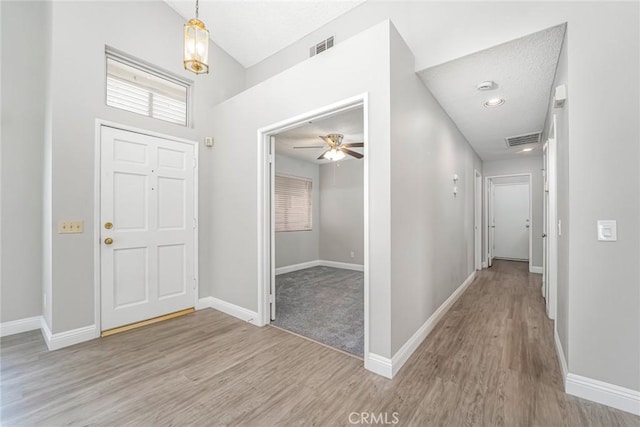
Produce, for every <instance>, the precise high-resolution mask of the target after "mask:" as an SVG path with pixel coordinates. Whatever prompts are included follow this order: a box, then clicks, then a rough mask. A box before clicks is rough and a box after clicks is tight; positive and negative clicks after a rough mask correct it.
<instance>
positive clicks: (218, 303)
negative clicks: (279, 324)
mask: <svg viewBox="0 0 640 427" xmlns="http://www.w3.org/2000/svg"><path fill="white" fill-rule="evenodd" d="M203 308H213V309H215V310H218V311H221V312H223V313H225V314H228V315H229V316H233V317H236V318H238V319H240V320H244V321H245V322H249V323H251V324H253V325H256V326H261V325H260V324H259V322H258V313H256V312H255V311H251V310H247V309H246V308H244V307H240V306H239V305H235V304H231V303H230V302H226V301H222V300H221V299H218V298H214V297H206V298H200V300H199V301H198V306H197V307H196V309H197V310H201V309H203Z"/></svg>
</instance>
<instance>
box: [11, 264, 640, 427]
mask: <svg viewBox="0 0 640 427" xmlns="http://www.w3.org/2000/svg"><path fill="white" fill-rule="evenodd" d="M552 328H553V325H552V323H551V322H550V321H549V320H548V319H547V317H546V315H545V312H544V301H543V300H542V298H541V296H540V276H538V275H533V274H530V273H529V272H528V271H527V265H526V263H517V262H507V261H498V262H496V264H495V265H494V266H493V267H492V268H491V269H486V270H483V271H482V272H480V273H479V274H478V275H477V278H476V279H475V280H474V282H473V283H472V284H471V285H470V286H469V288H468V289H467V290H466V292H465V293H464V294H463V295H462V296H461V297H460V299H459V300H458V301H457V302H456V304H454V306H453V307H452V308H451V309H450V310H449V312H448V313H447V314H446V315H445V316H444V318H443V319H442V321H441V322H440V323H439V324H438V325H436V327H435V328H434V329H433V331H432V332H431V334H430V335H429V337H427V339H426V340H425V341H424V342H423V343H422V344H421V345H420V347H419V348H418V349H417V350H416V352H415V353H414V355H413V356H412V357H411V358H410V359H409V361H408V362H407V363H406V365H405V366H404V367H403V369H402V370H401V371H400V372H399V373H398V375H397V376H396V377H395V378H394V379H393V380H388V379H386V378H383V377H380V376H378V375H375V374H372V373H371V372H368V371H365V370H364V368H363V363H362V361H361V360H358V359H356V358H353V357H351V356H348V355H345V354H343V353H340V352H337V351H334V350H332V349H329V348H327V347H325V346H323V345H319V344H317V343H314V342H311V341H309V340H306V339H304V338H301V337H298V336H295V335H293V334H290V333H287V332H285V331H282V330H279V329H276V328H270V327H265V328H257V327H254V326H252V325H250V324H248V323H245V322H242V321H240V320H238V319H235V318H232V317H230V316H227V315H225V314H223V313H220V312H217V311H215V310H211V309H206V310H202V311H198V312H196V313H194V314H189V315H187V316H184V317H181V318H177V319H172V320H167V321H166V322H162V323H158V324H155V325H152V326H147V327H144V328H141V329H138V330H133V331H128V332H124V333H122V334H118V335H114V336H111V337H107V338H102V339H97V340H93V341H90V342H87V343H83V344H79V345H76V346H73V347H69V348H65V349H61V350H58V351H53V352H49V351H47V349H46V346H45V344H44V342H43V340H42V337H41V335H40V333H39V332H38V331H32V332H27V333H24V334H19V335H14V336H10V337H4V338H2V339H0V392H1V394H0V398H1V402H0V411H1V413H0V423H1V424H2V425H3V426H13V425H15V426H30V425H33V426H47V427H48V426H58V425H109V426H111V425H117V426H123V425H133V426H138V425H143V426H147V425H154V426H170V425H197V426H199V425H202V426H216V425H221V426H222V425H230V426H236V425H239V426H245V425H246V426H260V427H262V426H271V425H274V426H275V425H281V426H325V425H326V426H333V425H350V419H349V417H350V415H351V416H352V420H353V419H354V418H353V416H354V415H355V416H356V417H358V416H359V415H360V414H361V413H364V414H370V415H371V414H373V415H376V416H378V417H379V416H386V419H387V420H392V419H393V418H392V417H393V415H394V414H396V415H397V417H398V420H399V423H398V424H397V425H401V426H456V427H458V426H508V427H511V426H543V427H547V426H634V427H638V426H640V417H636V416H633V415H631V414H628V413H625V412H621V411H618V410H615V409H612V408H608V407H606V406H603V405H598V404H596V403H593V402H588V401H585V400H582V399H578V398H576V397H573V396H568V395H566V394H565V393H564V392H563V385H562V378H561V377H560V369H559V367H558V364H557V361H556V356H555V349H554V340H553V329H552ZM370 415H369V416H370ZM378 420H380V418H378Z"/></svg>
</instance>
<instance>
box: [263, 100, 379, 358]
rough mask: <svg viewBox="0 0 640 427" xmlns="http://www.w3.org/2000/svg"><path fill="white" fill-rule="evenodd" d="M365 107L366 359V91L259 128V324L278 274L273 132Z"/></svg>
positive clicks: (366, 308) (366, 256)
mask: <svg viewBox="0 0 640 427" xmlns="http://www.w3.org/2000/svg"><path fill="white" fill-rule="evenodd" d="M359 107H362V108H363V110H364V114H363V116H364V159H363V161H364V360H365V361H366V360H367V359H368V358H369V154H368V141H369V123H368V117H369V113H368V109H369V101H368V94H367V93H363V94H360V95H356V96H354V97H352V98H348V99H344V100H342V101H338V102H336V103H334V104H331V105H327V106H324V107H321V108H318V109H316V110H313V111H309V112H306V113H303V114H300V115H298V116H295V117H291V118H289V119H286V120H283V121H280V122H277V123H274V124H271V125H269V126H265V127H263V128H260V129H258V131H257V143H258V158H257V162H258V265H259V266H260V267H259V268H258V321H257V325H258V326H264V325H266V324H269V323H270V321H271V319H270V312H269V295H270V286H271V282H272V280H273V277H274V276H275V263H274V257H273V256H272V251H273V245H272V242H273V241H274V240H275V226H274V219H273V216H272V215H270V212H271V191H272V188H271V187H272V186H271V185H270V183H271V180H270V169H272V168H270V166H269V165H270V162H271V161H272V159H270V155H269V149H268V147H269V145H270V141H271V138H270V137H271V136H272V135H276V134H278V133H281V132H284V131H286V130H289V129H292V128H295V127H298V126H300V125H302V124H305V123H307V122H309V121H310V120H318V119H320V118H323V117H326V116H330V115H334V114H336V113H339V112H341V111H347V110H351V109H354V108H359Z"/></svg>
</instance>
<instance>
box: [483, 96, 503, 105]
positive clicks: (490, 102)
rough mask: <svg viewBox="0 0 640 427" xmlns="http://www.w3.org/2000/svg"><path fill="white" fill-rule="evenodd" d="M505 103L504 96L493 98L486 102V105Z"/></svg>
mask: <svg viewBox="0 0 640 427" xmlns="http://www.w3.org/2000/svg"><path fill="white" fill-rule="evenodd" d="M502 104H504V99H502V98H493V99H490V100H488V101H487V102H485V103H484V106H485V107H497V106H499V105H502Z"/></svg>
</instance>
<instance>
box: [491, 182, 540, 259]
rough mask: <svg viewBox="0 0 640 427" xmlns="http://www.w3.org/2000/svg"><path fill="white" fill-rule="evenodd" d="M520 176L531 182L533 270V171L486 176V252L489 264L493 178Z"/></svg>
mask: <svg viewBox="0 0 640 427" xmlns="http://www.w3.org/2000/svg"><path fill="white" fill-rule="evenodd" d="M519 176H526V177H527V179H528V182H529V271H531V267H532V266H533V238H532V237H533V234H532V233H533V181H532V180H531V173H530V172H529V173H512V174H506V175H491V176H485V177H484V188H485V191H484V194H485V195H486V198H485V203H484V206H485V208H484V212H485V218H484V230H485V232H486V236H487V238H486V239H485V240H486V242H485V243H486V244H485V254H486V256H487V266H490V264H489V259H490V258H489V257H490V254H491V244H492V243H493V238H492V237H491V232H490V230H489V227H490V226H491V218H489V205H492V204H493V196H492V194H491V191H490V189H491V185H493V180H494V179H495V178H514V177H519Z"/></svg>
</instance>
